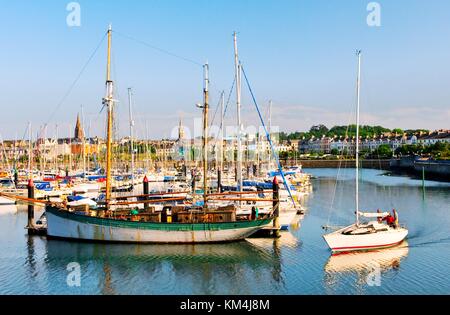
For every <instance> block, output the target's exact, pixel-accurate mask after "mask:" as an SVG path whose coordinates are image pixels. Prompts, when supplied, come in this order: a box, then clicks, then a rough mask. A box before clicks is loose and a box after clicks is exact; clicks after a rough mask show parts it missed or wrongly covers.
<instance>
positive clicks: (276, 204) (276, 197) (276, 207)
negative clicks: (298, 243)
mask: <svg viewBox="0 0 450 315" xmlns="http://www.w3.org/2000/svg"><path fill="white" fill-rule="evenodd" d="M272 184H273V198H272V199H273V227H274V228H275V232H274V234H275V236H276V237H280V230H279V229H280V221H279V220H280V218H279V217H280V187H279V186H278V180H277V176H276V175H275V177H274V178H273V183H272Z"/></svg>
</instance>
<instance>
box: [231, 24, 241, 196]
mask: <svg viewBox="0 0 450 315" xmlns="http://www.w3.org/2000/svg"><path fill="white" fill-rule="evenodd" d="M233 40H234V67H235V80H236V109H237V174H236V175H237V176H236V179H237V186H238V191H242V151H241V149H242V139H241V135H242V129H241V128H242V125H241V64H240V62H239V55H238V48H237V38H236V32H234V33H233Z"/></svg>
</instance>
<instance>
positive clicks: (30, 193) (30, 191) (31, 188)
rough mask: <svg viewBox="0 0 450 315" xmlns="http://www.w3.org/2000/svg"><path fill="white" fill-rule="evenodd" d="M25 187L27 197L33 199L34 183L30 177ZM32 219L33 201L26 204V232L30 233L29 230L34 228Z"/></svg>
mask: <svg viewBox="0 0 450 315" xmlns="http://www.w3.org/2000/svg"><path fill="white" fill-rule="evenodd" d="M27 188H28V198H29V199H34V183H33V179H32V178H30V180H29V181H28V186H27ZM33 219H34V203H32V202H30V203H29V204H28V225H27V229H28V233H30V230H33V228H34V223H33Z"/></svg>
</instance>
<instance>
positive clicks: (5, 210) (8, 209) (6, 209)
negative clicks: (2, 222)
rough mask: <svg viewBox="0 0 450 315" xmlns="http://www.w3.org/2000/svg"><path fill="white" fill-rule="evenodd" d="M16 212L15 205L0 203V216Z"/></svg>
mask: <svg viewBox="0 0 450 315" xmlns="http://www.w3.org/2000/svg"><path fill="white" fill-rule="evenodd" d="M15 213H17V206H16V205H0V216H2V215H7V214H15Z"/></svg>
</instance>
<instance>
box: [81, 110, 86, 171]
mask: <svg viewBox="0 0 450 315" xmlns="http://www.w3.org/2000/svg"><path fill="white" fill-rule="evenodd" d="M81 130H82V136H83V138H82V139H81V145H82V146H83V149H82V150H83V151H81V153H82V154H83V178H84V177H85V176H86V137H85V134H84V111H83V105H81Z"/></svg>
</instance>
